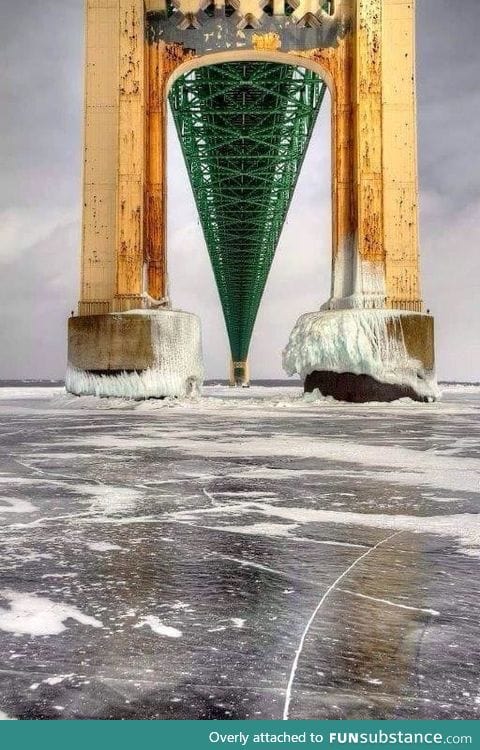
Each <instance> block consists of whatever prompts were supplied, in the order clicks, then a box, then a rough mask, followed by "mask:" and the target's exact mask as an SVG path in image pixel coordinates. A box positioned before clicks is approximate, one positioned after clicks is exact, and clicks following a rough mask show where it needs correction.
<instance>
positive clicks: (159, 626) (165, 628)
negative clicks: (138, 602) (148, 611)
mask: <svg viewBox="0 0 480 750" xmlns="http://www.w3.org/2000/svg"><path fill="white" fill-rule="evenodd" d="M145 625H146V626H147V627H149V628H150V629H151V630H153V632H154V633H156V634H157V635H164V636H166V637H167V638H181V637H182V631H181V630H178V629H177V628H172V627H170V626H169V625H164V624H163V622H162V621H161V620H160V618H159V617H155V615H148V616H147V617H143V618H142V619H141V620H140V621H139V622H138V623H137V624H136V625H134V627H135V628H143V627H144V626H145Z"/></svg>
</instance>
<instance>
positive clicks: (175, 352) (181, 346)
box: [65, 310, 204, 400]
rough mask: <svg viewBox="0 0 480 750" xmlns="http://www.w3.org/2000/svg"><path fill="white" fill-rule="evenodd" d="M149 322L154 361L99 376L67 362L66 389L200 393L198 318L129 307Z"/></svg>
mask: <svg viewBox="0 0 480 750" xmlns="http://www.w3.org/2000/svg"><path fill="white" fill-rule="evenodd" d="M121 314H122V315H129V316H131V315H144V316H148V317H149V318H150V321H151V339H152V348H153V355H154V356H153V358H154V364H153V365H152V366H151V367H150V368H148V369H147V370H143V371H140V372H122V373H119V374H115V375H98V374H93V373H90V372H86V371H84V370H79V369H77V368H76V367H73V366H72V365H70V364H69V365H68V369H67V375H66V379H65V387H66V389H67V391H69V392H70V393H73V394H75V395H77V396H101V397H109V398H111V397H114V398H115V397H116V398H128V399H136V400H142V399H148V398H167V397H171V398H185V397H191V396H195V395H197V394H198V393H199V391H200V388H201V386H202V383H203V378H204V369H203V357H202V341H201V328H200V319H199V318H198V317H197V316H196V315H192V314H191V313H185V312H181V311H178V310H162V311H156V312H152V311H150V310H130V311H129V312H128V313H121Z"/></svg>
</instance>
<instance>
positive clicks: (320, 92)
mask: <svg viewBox="0 0 480 750" xmlns="http://www.w3.org/2000/svg"><path fill="white" fill-rule="evenodd" d="M324 94H325V85H324V83H323V82H322V80H321V79H320V77H319V76H318V75H317V74H316V73H314V72H312V71H310V70H306V69H304V68H301V67H297V66H293V65H285V64H281V63H270V62H228V63H222V64H219V65H209V66H205V67H202V68H198V69H195V70H192V71H190V72H189V73H187V74H185V75H184V76H182V77H181V78H179V79H178V80H177V81H176V82H175V83H174V85H173V87H172V90H171V93H170V104H171V108H172V111H173V115H174V119H175V123H176V127H177V130H178V133H179V136H180V141H181V144H182V149H183V153H184V156H185V160H186V164H187V169H188V172H189V176H190V181H191V184H192V188H193V193H194V196H195V201H196V204H197V208H198V212H199V215H200V221H201V224H202V227H203V231H204V235H205V239H206V243H207V247H208V252H209V255H210V259H211V262H212V266H213V271H214V274H215V279H216V282H217V286H218V291H219V294H220V299H221V303H222V307H223V312H224V315H225V322H226V326H227V331H228V336H229V340H230V347H231V351H232V359H233V361H234V362H240V361H244V360H246V358H247V355H248V349H249V345H250V339H251V336H252V332H253V327H254V324H255V319H256V317H257V313H258V308H259V305H260V302H261V299H262V295H263V291H264V289H265V284H266V281H267V277H268V273H269V270H270V267H271V264H272V261H273V258H274V255H275V250H276V247H277V244H278V240H279V237H280V233H281V231H282V227H283V224H284V221H285V218H286V215H287V211H288V208H289V205H290V201H291V199H292V196H293V192H294V189H295V185H296V182H297V179H298V176H299V172H300V169H301V166H302V162H303V159H304V156H305V153H306V150H307V146H308V143H309V140H310V136H311V133H312V130H313V127H314V124H315V121H316V118H317V115H318V112H319V110H320V106H321V103H322V101H323V97H324Z"/></svg>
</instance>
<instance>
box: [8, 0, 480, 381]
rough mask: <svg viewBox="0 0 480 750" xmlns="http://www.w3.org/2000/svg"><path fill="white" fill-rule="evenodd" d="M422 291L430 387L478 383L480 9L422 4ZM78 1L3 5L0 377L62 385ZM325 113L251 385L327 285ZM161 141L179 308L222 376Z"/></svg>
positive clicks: (216, 314) (277, 372) (75, 153)
mask: <svg viewBox="0 0 480 750" xmlns="http://www.w3.org/2000/svg"><path fill="white" fill-rule="evenodd" d="M417 17H418V25H417V67H418V89H419V91H418V94H419V154H420V188H421V238H422V245H421V252H422V266H423V290H424V298H425V301H426V303H427V306H428V307H430V308H431V310H432V311H433V313H434V314H435V317H436V323H437V359H438V374H439V377H440V378H442V379H456V380H473V381H480V311H479V306H480V294H479V292H480V44H479V41H478V40H479V33H480V0H459V1H457V2H452V0H417ZM82 64H83V0H0V70H1V71H2V73H1V76H0V135H1V137H0V352H1V355H0V378H37V377H38V378H40V377H53V378H56V377H63V373H64V369H65V357H66V346H65V345H66V333H65V325H66V318H67V317H68V315H69V312H70V310H72V309H74V308H76V303H77V299H78V283H79V271H78V267H79V246H80V172H81V142H82V111H81V108H82V73H83V71H82ZM328 109H329V105H328V104H327V105H326V106H325V108H324V110H323V111H322V114H321V115H320V118H319V123H318V126H317V128H316V132H315V134H314V138H313V140H312V143H311V147H310V150H309V154H308V156H307V159H306V162H305V165H304V169H303V172H302V175H301V178H300V181H299V184H298V187H297V192H296V195H295V198H294V201H293V204H292V207H291V210H290V214H289V217H288V220H287V225H286V227H285V230H284V233H283V235H282V238H281V240H280V244H279V248H278V251H277V256H276V258H275V261H274V264H273V268H272V272H271V275H270V279H269V281H268V285H267V289H266V294H265V297H264V301H263V303H262V307H261V309H260V314H259V317H258V322H257V327H256V331H255V334H254V338H253V343H252V348H251V366H252V376H253V377H256V378H260V377H262V378H265V377H281V376H282V369H281V350H282V348H283V347H284V345H285V344H286V342H287V340H288V335H289V333H290V330H291V328H292V327H293V325H294V323H295V320H296V319H297V318H298V316H299V315H300V314H301V313H302V312H306V311H311V310H315V309H318V307H319V306H320V304H321V303H322V302H324V301H325V300H326V299H327V297H328V293H329V283H330V278H329V274H330V257H329V256H330V165H329V162H330V154H329V150H330V127H329V111H328ZM170 136H171V137H170V139H169V167H170V170H169V171H170V184H169V190H170V192H169V264H170V289H171V295H172V300H173V303H174V305H175V306H176V307H180V308H183V309H186V310H190V311H192V312H196V313H198V314H199V315H200V316H201V318H202V323H203V338H204V353H205V363H206V368H207V375H208V376H209V377H225V375H226V370H227V362H228V348H227V343H226V335H225V329H224V324H223V319H222V315H221V309H220V304H219V302H218V296H217V292H216V289H215V285H214V282H213V276H212V272H211V269H210V265H209V260H208V256H207V253H206V249H205V246H204V242H203V238H202V234H201V231H200V227H199V224H198V219H197V215H196V211H195V207H194V204H193V199H192V196H191V191H190V186H189V183H188V179H187V176H186V173H185V170H184V166H183V161H182V157H181V153H180V150H179V147H178V144H177V143H176V135H175V133H174V131H173V129H172V127H171V128H170Z"/></svg>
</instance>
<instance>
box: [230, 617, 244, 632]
mask: <svg viewBox="0 0 480 750" xmlns="http://www.w3.org/2000/svg"><path fill="white" fill-rule="evenodd" d="M230 620H231V621H232V622H233V624H234V626H235V627H236V628H238V629H239V630H240V629H241V628H243V627H244V625H245V622H246V620H244V619H243V618H241V617H231V618H230Z"/></svg>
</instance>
